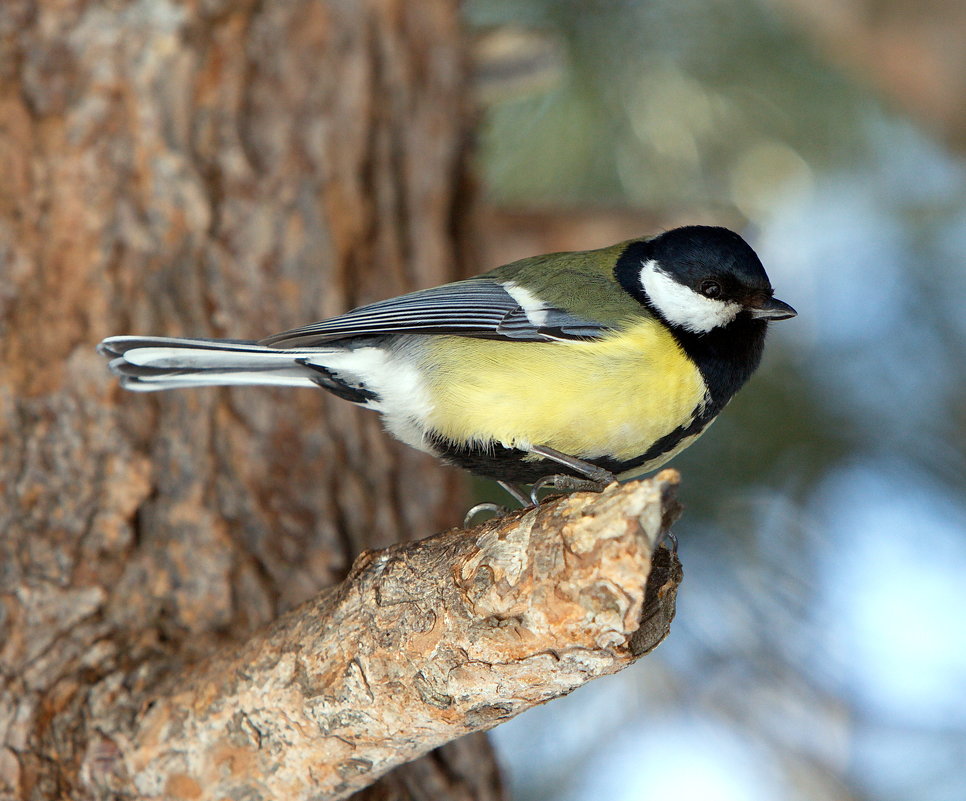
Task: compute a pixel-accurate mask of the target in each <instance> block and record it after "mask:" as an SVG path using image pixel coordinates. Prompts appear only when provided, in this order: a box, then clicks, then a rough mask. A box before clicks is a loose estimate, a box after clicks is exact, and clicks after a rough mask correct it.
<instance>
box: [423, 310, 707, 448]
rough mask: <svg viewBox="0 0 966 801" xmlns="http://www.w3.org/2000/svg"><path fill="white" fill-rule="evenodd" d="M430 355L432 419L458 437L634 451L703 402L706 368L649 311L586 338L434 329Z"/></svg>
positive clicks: (436, 427)
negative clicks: (471, 334)
mask: <svg viewBox="0 0 966 801" xmlns="http://www.w3.org/2000/svg"><path fill="white" fill-rule="evenodd" d="M425 358H426V361H425V363H424V369H425V371H426V372H425V374H426V375H427V378H428V382H429V387H428V388H429V391H430V397H431V398H432V401H433V408H432V411H431V412H430V415H429V418H428V419H427V421H426V422H427V423H428V425H429V427H430V428H431V429H433V430H435V431H436V432H438V433H440V434H442V435H443V436H445V437H447V438H448V439H451V440H454V441H456V442H465V443H476V444H482V443H485V442H487V441H490V440H495V441H496V442H498V443H500V444H502V445H504V446H505V447H510V448H512V447H522V448H526V446H527V445H530V444H534V445H546V446H549V447H551V448H555V449H557V450H559V451H563V452H564V453H569V454H571V455H574V456H578V457H582V458H588V459H592V458H596V457H600V456H612V457H615V458H617V459H631V458H633V457H635V456H638V455H640V454H642V453H644V452H645V451H646V450H647V449H648V448H649V447H650V446H651V445H652V444H653V443H654V442H655V441H656V440H657V439H659V438H660V437H663V436H664V435H666V434H669V433H670V432H671V431H673V430H674V429H676V428H677V427H678V426H680V425H686V424H687V423H688V422H690V420H691V416H692V414H693V412H694V410H695V408H696V407H699V406H700V405H701V404H702V403H703V402H704V394H705V386H704V382H703V380H702V379H701V375H700V373H699V371H698V370H697V368H696V367H695V366H694V364H693V363H692V362H691V361H690V360H688V359H687V357H686V356H685V355H684V352H683V351H682V350H681V349H680V347H679V346H678V344H677V342H675V340H674V338H673V337H672V336H671V335H670V334H669V333H668V332H667V331H666V330H665V329H664V328H663V327H662V326H661V325H660V324H658V323H657V322H655V321H652V320H644V321H641V322H640V323H637V324H635V325H634V326H632V327H630V328H627V329H625V330H623V331H621V332H618V333H615V334H613V335H611V336H608V337H606V338H604V339H600V340H594V341H589V342H549V343H536V344H534V343H526V344H523V343H516V342H502V341H494V340H482V339H468V338H463V337H445V338H444V337H433V338H427V340H426V351H425Z"/></svg>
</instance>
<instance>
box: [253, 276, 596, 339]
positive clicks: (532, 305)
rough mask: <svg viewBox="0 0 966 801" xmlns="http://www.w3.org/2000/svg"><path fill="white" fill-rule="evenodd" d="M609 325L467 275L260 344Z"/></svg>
mask: <svg viewBox="0 0 966 801" xmlns="http://www.w3.org/2000/svg"><path fill="white" fill-rule="evenodd" d="M609 330H610V328H609V327H608V326H606V325H605V324H604V323H601V322H598V321H595V320H588V319H585V318H581V317H577V316H575V315H573V314H570V313H568V312H566V311H563V310H562V309H558V308H553V307H552V306H549V305H546V304H544V303H542V302H541V301H540V300H539V298H537V297H535V296H534V295H533V294H531V293H530V292H527V291H526V290H524V289H522V288H520V287H518V286H516V285H515V284H514V283H513V282H512V281H504V282H500V281H496V280H492V279H470V280H467V281H457V282H456V283H453V284H444V285H443V286H439V287H435V288H433V289H424V290H421V291H419V292H412V293H410V294H408V295H401V296H400V297H396V298H390V299H388V300H382V301H379V302H378V303H371V304H369V305H368V306H360V307H359V308H358V309H353V310H352V311H350V312H346V313H345V314H343V315H340V316H339V317H333V318H331V319H329V320H323V321H322V322H320V323H313V324H312V325H306V326H303V327H302V328H296V329H294V330H292V331H285V332H283V333H281V334H275V335H274V336H270V337H268V338H267V339H263V340H262V341H261V342H260V343H259V344H260V345H270V346H272V347H277V348H306V347H315V346H318V345H323V344H325V343H327V342H332V341H334V340H338V339H347V338H351V337H368V336H382V335H388V334H451V335H455V336H465V337H478V338H484V339H503V340H513V341H521V342H549V341H554V340H586V339H595V338H598V337H601V336H603V335H604V334H605V333H607V331H609Z"/></svg>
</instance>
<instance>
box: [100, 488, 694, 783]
mask: <svg viewBox="0 0 966 801" xmlns="http://www.w3.org/2000/svg"><path fill="white" fill-rule="evenodd" d="M676 484H677V475H676V473H674V472H673V471H665V472H664V473H662V474H661V475H660V476H658V477H657V478H655V479H651V480H649V481H646V482H636V483H633V484H629V485H625V486H618V485H613V486H612V487H610V488H609V489H607V490H606V491H605V492H604V493H603V494H601V495H595V494H588V493H581V494H579V495H574V496H571V497H569V498H564V499H560V500H557V501H555V502H551V503H547V504H544V505H543V506H541V507H540V508H538V509H530V510H526V511H520V512H516V513H513V514H510V515H507V516H506V517H504V518H500V519H498V520H494V521H491V522H489V523H487V524H484V525H483V526H482V527H480V528H478V529H476V530H473V531H470V532H467V531H462V530H458V529H454V530H451V531H448V532H445V533H443V534H439V535H436V536H434V537H430V538H428V539H426V540H423V541H421V542H418V543H407V544H402V545H395V546H392V547H390V548H387V549H385V550H382V551H377V552H371V551H370V552H366V553H364V554H362V555H361V556H360V557H359V558H358V559H357V560H356V563H355V564H354V566H353V568H352V571H351V573H350V574H349V576H348V577H347V578H346V580H345V581H344V582H343V583H342V584H341V585H339V586H338V587H336V588H333V589H331V590H329V591H327V592H324V593H322V594H321V595H320V596H318V597H317V598H315V599H313V600H311V601H309V602H308V603H306V604H304V605H303V606H301V607H299V608H297V609H295V610H293V611H292V612H289V613H288V614H286V615H284V616H282V617H281V618H280V619H278V620H277V621H275V622H274V623H273V624H272V625H271V626H269V627H268V628H267V629H265V630H263V631H261V632H259V633H258V634H256V635H255V636H253V637H252V638H251V639H250V640H249V641H248V642H247V643H245V644H244V645H242V646H240V647H236V648H227V649H222V650H221V651H220V652H219V653H218V654H216V655H215V656H213V657H212V658H210V659H208V660H206V661H205V662H204V663H202V664H201V665H200V666H197V667H195V668H194V669H191V670H188V671H186V672H184V673H179V674H177V675H176V676H173V677H171V678H169V679H167V680H165V681H164V682H163V683H162V685H161V687H160V688H159V689H158V690H156V691H155V692H153V693H152V694H151V697H150V700H149V701H148V702H147V703H145V702H144V697H143V695H142V694H140V693H135V694H133V695H132V694H131V693H130V691H129V690H128V689H127V688H126V687H124V686H123V685H118V684H116V683H112V684H106V685H102V687H101V688H99V692H98V694H97V697H96V698H95V700H94V702H93V703H92V704H91V705H90V717H89V719H88V723H87V725H88V727H89V729H90V730H91V731H92V732H96V734H95V735H94V736H92V737H91V738H90V743H91V745H90V747H89V749H88V754H87V757H86V760H85V764H84V766H83V771H82V774H83V776H84V778H85V781H86V782H87V783H89V784H90V785H92V786H93V787H94V788H95V790H96V791H97V794H108V793H113V794H116V795H123V796H129V795H134V796H136V797H139V798H196V799H220V798H246V799H252V801H256V799H283V798H314V797H321V798H327V799H340V798H344V797H346V796H347V795H349V794H350V793H352V792H353V791H354V790H357V789H359V788H361V787H365V786H366V785H368V784H370V783H372V782H373V781H374V779H375V778H376V777H378V776H379V775H381V774H383V773H385V772H386V771H387V770H389V769H391V768H393V767H395V766H396V765H399V764H401V763H404V762H407V761H409V760H411V759H413V758H415V757H416V756H418V755H420V754H422V753H425V752H426V751H429V750H430V749H432V748H434V747H436V746H438V745H441V744H443V743H446V742H448V741H450V740H453V739H455V738H457V737H460V736H462V735H464V734H467V733H470V732H475V731H480V730H485V729H488V728H491V727H492V726H494V725H496V724H497V723H499V722H500V721H503V720H506V719H508V718H510V717H512V716H514V715H516V714H517V713H519V712H521V711H523V710H524V709H527V708H529V707H531V706H533V705H535V704H539V703H542V702H544V701H547V700H549V699H551V698H555V697H557V696H560V695H563V694H566V693H569V692H570V691H571V690H573V689H574V688H576V687H577V686H579V685H580V684H583V683H585V682H587V681H589V680H590V679H593V678H596V677H598V676H601V675H604V674H607V673H613V672H615V671H617V670H620V669H621V668H623V667H625V666H627V665H628V664H630V663H631V662H632V661H633V660H634V659H636V658H637V657H638V656H640V655H641V654H642V653H645V652H647V651H649V650H651V649H652V648H653V647H654V646H655V645H656V644H657V643H658V642H660V640H662V639H663V638H664V636H665V635H666V633H667V630H668V625H669V623H670V619H671V617H672V616H673V609H674V590H675V589H676V586H677V581H678V579H679V575H680V574H679V573H678V572H676V571H675V568H674V567H673V566H672V564H671V561H670V557H669V554H668V552H667V551H666V550H664V551H661V555H662V558H663V560H664V561H663V562H662V569H661V570H659V571H657V575H656V576H655V577H654V581H653V582H652V583H651V584H650V589H651V597H650V599H648V597H647V592H646V586H647V585H648V575H649V574H650V572H651V557H652V553H653V552H654V549H655V547H656V545H657V543H658V541H659V539H660V536H661V532H662V530H663V529H664V527H665V526H666V523H667V521H668V519H669V517H670V515H671V514H672V513H673V511H674V509H675V506H676V502H675V501H674V498H673V489H674V487H675V486H676ZM648 600H650V601H651V603H650V604H648V603H647V601H648ZM132 701H133V702H134V703H132ZM119 708H125V709H128V710H129V713H128V715H126V716H125V717H124V718H123V720H124V725H122V726H118V722H119V716H118V714H117V711H118V709H119Z"/></svg>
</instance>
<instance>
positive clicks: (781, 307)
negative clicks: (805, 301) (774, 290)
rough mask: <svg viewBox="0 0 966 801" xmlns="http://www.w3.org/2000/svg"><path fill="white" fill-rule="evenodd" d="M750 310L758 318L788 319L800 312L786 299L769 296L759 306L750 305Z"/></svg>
mask: <svg viewBox="0 0 966 801" xmlns="http://www.w3.org/2000/svg"><path fill="white" fill-rule="evenodd" d="M748 312H749V313H750V314H751V316H752V317H754V318H755V319H757V320H787V319H788V318H789V317H795V316H796V315H797V314H798V312H797V311H795V310H794V309H793V308H792V307H791V306H789V305H788V304H787V303H785V301H783V300H779V299H778V298H768V300H766V301H765V302H764V303H761V304H759V305H757V306H749V307H748Z"/></svg>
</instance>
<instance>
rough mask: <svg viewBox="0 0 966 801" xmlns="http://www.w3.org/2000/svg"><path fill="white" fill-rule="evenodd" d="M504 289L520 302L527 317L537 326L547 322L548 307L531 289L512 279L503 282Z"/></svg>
mask: <svg viewBox="0 0 966 801" xmlns="http://www.w3.org/2000/svg"><path fill="white" fill-rule="evenodd" d="M501 286H502V287H503V289H504V291H505V292H506V293H507V294H508V295H509V296H510V297H511V298H513V299H514V300H515V301H516V302H517V303H519V304H520V308H521V309H523V312H524V314H526V315H527V319H528V320H529V321H530V323H531V324H532V325H533V326H534V327H535V328H540V327H542V326H543V325H544V324H545V323H546V322H547V308H546V306H545V305H544V303H543V301H542V300H540V298H538V297H537V296H536V295H534V294H533V293H532V292H531V291H530V290H528V289H524V288H523V287H522V286H517V285H516V284H514V283H513V282H512V281H507V282H506V283H505V284H501Z"/></svg>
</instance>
